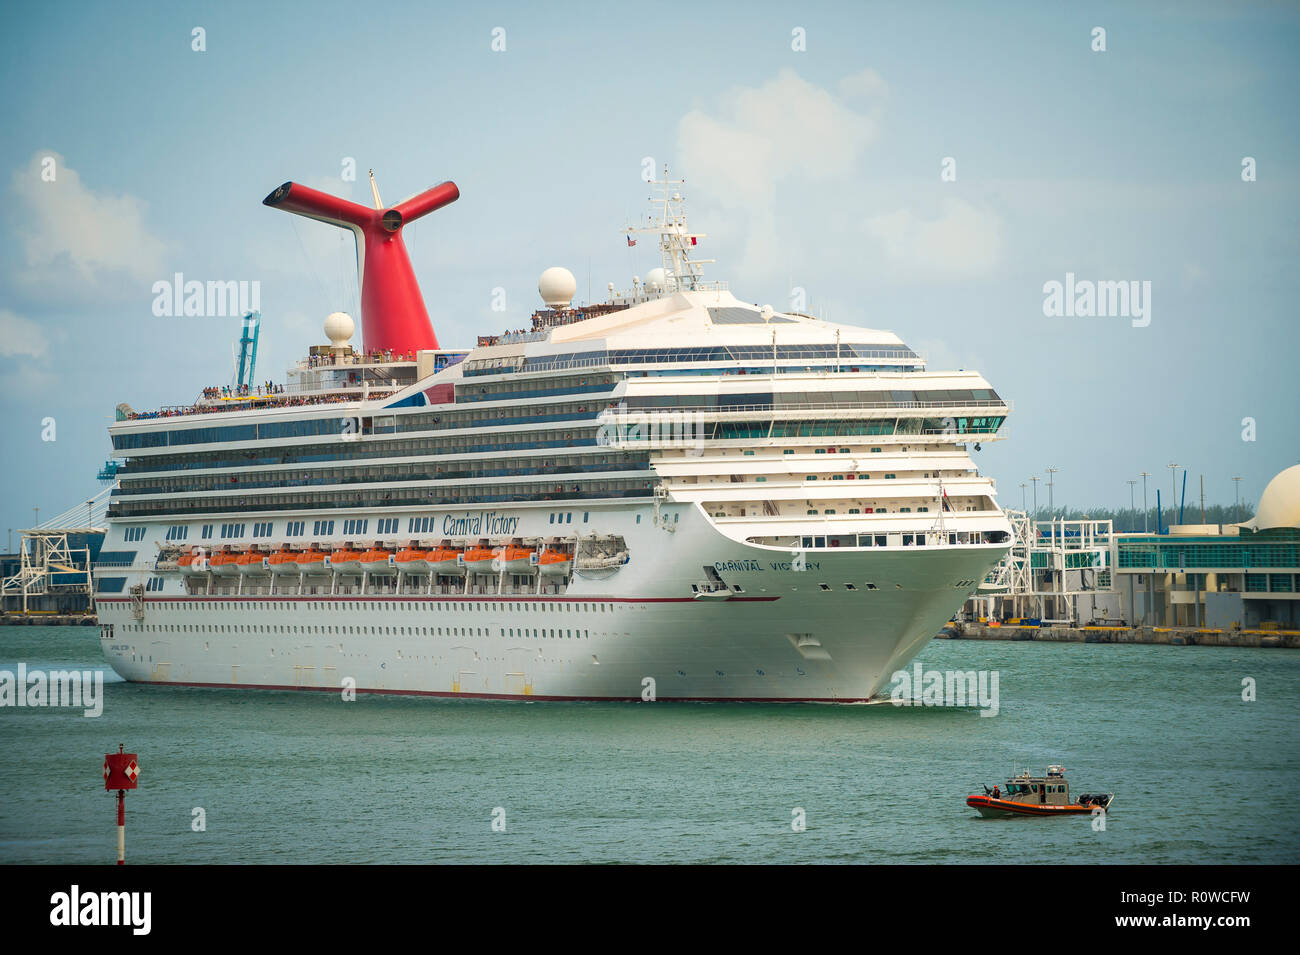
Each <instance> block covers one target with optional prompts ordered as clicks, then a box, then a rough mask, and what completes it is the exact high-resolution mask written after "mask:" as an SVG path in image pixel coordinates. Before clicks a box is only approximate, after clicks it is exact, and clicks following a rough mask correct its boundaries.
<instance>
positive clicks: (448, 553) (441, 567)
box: [424, 547, 465, 576]
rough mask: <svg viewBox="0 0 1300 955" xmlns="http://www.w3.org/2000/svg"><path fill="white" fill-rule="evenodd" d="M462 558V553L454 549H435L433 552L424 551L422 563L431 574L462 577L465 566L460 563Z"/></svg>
mask: <svg viewBox="0 0 1300 955" xmlns="http://www.w3.org/2000/svg"><path fill="white" fill-rule="evenodd" d="M463 556H464V553H463V552H462V551H459V550H456V548H454V547H435V548H433V550H429V551H425V554H424V562H425V564H426V565H428V568H429V571H430V572H431V573H434V574H455V575H457V576H463V575H464V573H465V565H464V563H463V562H462V561H461V558H462V557H463Z"/></svg>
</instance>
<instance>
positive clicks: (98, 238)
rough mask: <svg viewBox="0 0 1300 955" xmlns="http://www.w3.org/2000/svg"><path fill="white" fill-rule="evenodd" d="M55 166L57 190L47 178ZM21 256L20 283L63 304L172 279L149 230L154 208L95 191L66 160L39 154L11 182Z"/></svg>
mask: <svg viewBox="0 0 1300 955" xmlns="http://www.w3.org/2000/svg"><path fill="white" fill-rule="evenodd" d="M49 158H52V159H53V160H54V171H55V178H54V180H53V181H52V182H48V181H46V179H45V178H44V177H43V176H42V173H43V171H44V170H45V168H46V165H47V164H46V160H47V159H49ZM10 187H11V191H12V193H13V196H14V198H15V200H16V209H17V211H18V215H17V216H16V217H15V220H14V221H15V223H16V226H15V231H16V232H17V240H18V244H19V248H20V249H21V268H19V269H17V270H15V271H16V273H17V274H16V275H15V279H16V281H18V282H20V283H21V284H23V285H25V286H28V287H30V288H32V289H33V290H35V291H37V292H39V293H42V294H45V295H49V296H55V297H58V298H68V297H84V296H86V295H89V294H93V293H94V292H96V291H98V290H100V289H101V288H103V287H106V286H108V285H109V284H110V283H112V282H117V281H120V280H121V278H122V277H123V276H125V277H126V278H128V279H131V280H135V281H139V282H151V281H154V280H156V279H157V278H158V277H159V276H160V275H162V274H163V272H164V254H165V252H166V244H165V243H164V242H163V241H162V240H161V239H159V238H157V237H156V236H154V235H153V234H152V233H151V232H150V231H149V228H148V226H147V225H146V224H145V210H146V203H145V202H144V200H142V199H139V198H137V197H135V196H131V195H120V196H113V195H107V194H104V193H97V192H95V191H93V190H92V189H90V188H88V187H87V186H86V185H85V184H84V183H83V182H82V180H81V176H80V175H79V174H78V173H77V171H76V170H75V169H73V168H72V167H70V166H69V165H68V164H67V163H66V162H65V161H64V158H63V157H62V156H61V155H59V154H58V153H55V152H53V151H51V150H40V151H38V152H36V153H35V154H34V155H33V156H32V158H31V161H30V162H28V163H27V165H26V166H24V167H22V168H21V169H18V170H16V171H15V172H14V174H13V177H12V179H11V182H10Z"/></svg>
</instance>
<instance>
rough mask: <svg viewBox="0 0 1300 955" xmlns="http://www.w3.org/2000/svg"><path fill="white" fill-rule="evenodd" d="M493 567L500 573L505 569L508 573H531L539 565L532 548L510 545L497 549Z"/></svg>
mask: <svg viewBox="0 0 1300 955" xmlns="http://www.w3.org/2000/svg"><path fill="white" fill-rule="evenodd" d="M492 569H493V570H495V571H497V572H498V573H500V572H501V571H503V570H504V571H505V572H506V573H507V574H531V573H534V572H535V571H536V569H537V567H536V564H535V563H534V558H533V552H532V551H531V550H529V549H528V548H527V547H516V546H513V545H509V546H506V547H498V548H497V549H496V559H495V560H494V561H493V562H492Z"/></svg>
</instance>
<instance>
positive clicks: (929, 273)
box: [0, 0, 1300, 528]
mask: <svg viewBox="0 0 1300 955" xmlns="http://www.w3.org/2000/svg"><path fill="white" fill-rule="evenodd" d="M7 27H8V28H7V29H6V30H5V31H4V34H3V36H0V78H2V80H3V89H4V90H5V91H6V96H5V100H4V106H3V112H2V113H0V124H2V126H0V128H2V129H3V136H2V137H0V190H3V191H4V193H5V197H4V201H3V202H0V233H3V248H4V250H5V254H4V256H3V258H0V410H2V411H3V421H4V439H5V440H4V444H5V450H6V457H7V459H8V462H9V466H7V467H6V468H4V469H3V471H2V472H0V512H2V513H0V518H2V519H3V520H4V526H5V527H7V528H8V527H12V528H22V527H29V526H31V524H32V522H33V520H34V517H35V512H34V511H33V508H40V514H41V519H42V520H44V519H46V518H48V517H50V516H53V515H54V514H56V513H58V512H60V511H63V510H65V509H67V508H70V507H73V506H75V505H76V504H78V502H81V501H85V500H86V499H87V498H88V497H90V496H91V495H92V494H94V493H95V492H96V491H97V490H99V488H100V485H99V484H98V483H97V482H96V480H95V473H96V471H97V470H98V469H99V467H100V466H101V465H102V464H103V462H104V461H105V460H106V459H107V458H109V457H110V453H111V449H110V446H109V441H108V435H107V430H106V429H107V426H108V424H109V423H110V422H111V420H112V419H113V414H114V409H115V407H116V406H117V404H118V403H119V402H126V403H128V404H129V405H131V406H132V407H133V408H136V409H145V408H153V407H157V406H161V405H176V404H188V403H189V402H191V401H192V400H193V399H194V398H195V397H196V396H197V395H198V393H199V392H200V390H201V389H202V388H203V387H204V386H205V385H211V384H228V383H229V382H230V380H231V378H232V374H233V364H232V359H233V347H234V343H235V341H236V339H237V338H238V335H239V321H238V319H237V318H233V317H204V318H200V317H190V318H184V317H159V316H156V315H155V314H154V310H153V303H154V299H155V293H154V285H155V283H157V282H159V281H171V280H172V277H173V275H174V274H175V273H178V272H179V273H181V274H182V275H183V276H184V277H185V279H186V280H199V281H247V282H254V281H256V282H258V283H260V305H261V311H262V315H263V325H262V332H261V341H260V346H259V354H258V364H257V379H258V380H265V379H267V378H270V379H273V380H276V381H283V380H284V377H285V369H286V368H287V367H288V366H289V365H290V363H291V362H293V361H294V360H296V359H297V358H298V357H300V356H301V355H303V354H305V353H306V349H307V347H308V346H309V345H311V344H316V343H321V342H323V341H324V336H323V334H322V332H321V326H322V324H323V321H324V318H325V316H326V315H327V314H328V313H329V312H331V311H334V310H337V309H343V310H346V311H350V312H352V313H353V314H354V315H356V314H357V307H356V296H357V292H356V285H357V281H356V275H355V257H354V252H353V249H352V244H351V243H352V240H351V237H350V235H349V234H348V233H346V232H344V231H342V230H337V229H333V228H330V227H328V226H325V225H321V224H318V223H314V222H310V221H307V220H303V219H300V218H298V217H295V216H290V215H286V214H284V213H283V212H277V211H275V210H272V209H269V208H266V207H264V206H262V204H261V200H262V198H263V197H264V196H266V194H267V193H269V192H270V191H271V190H272V189H274V188H275V187H276V186H277V185H279V184H280V183H282V182H285V181H289V180H293V181H297V182H302V183H305V184H308V185H311V186H314V187H316V188H320V189H325V190H327V191H330V192H335V193H338V194H340V195H345V196H349V197H350V198H352V199H354V200H358V201H362V202H366V203H369V187H368V183H367V180H366V170H368V169H371V168H373V169H374V170H375V175H376V177H377V180H378V183H379V187H380V190H381V194H382V196H383V198H384V201H385V202H386V203H389V204H394V203H396V202H397V201H399V200H400V199H402V198H405V197H406V196H409V195H412V194H414V193H417V192H419V191H422V190H423V189H425V188H427V187H429V186H432V185H434V184H436V183H438V182H441V181H443V180H447V179H451V180H454V181H455V182H456V183H457V184H458V186H459V187H460V191H461V198H460V200H459V201H457V202H456V203H454V204H452V205H450V206H448V207H446V208H444V209H441V210H439V211H437V212H435V213H433V214H432V215H430V216H428V217H426V218H424V219H423V220H420V221H419V222H418V223H414V224H412V225H411V226H409V227H408V228H407V229H406V230H405V236H406V240H407V245H408V248H409V249H410V252H411V258H412V262H413V264H414V267H415V271H416V275H417V277H418V279H419V281H420V283H421V287H422V289H423V292H424V296H425V300H426V302H427V304H428V307H429V313H430V316H431V318H432V320H433V323H434V327H435V329H436V331H437V334H438V336H439V338H440V340H441V342H442V344H443V345H444V346H447V347H458V346H459V347H469V346H471V345H472V344H473V342H474V336H475V335H478V334H483V333H490V332H499V331H502V330H505V329H509V328H518V327H522V326H525V325H526V324H527V322H528V316H529V314H531V312H532V311H533V309H534V308H535V307H537V306H538V305H539V304H540V302H539V299H538V296H537V286H536V282H537V277H538V276H539V275H540V274H541V272H542V271H543V270H544V269H545V268H547V267H549V266H552V265H562V266H565V267H567V268H569V269H570V270H571V271H572V272H573V273H574V275H575V276H576V277H577V279H578V286H579V293H578V296H579V298H580V299H586V298H587V297H588V294H589V293H588V289H591V293H590V294H591V297H593V298H595V299H597V300H599V299H601V298H602V297H603V295H604V291H603V290H604V289H605V288H606V287H607V285H608V283H610V282H612V283H614V284H615V286H616V287H618V288H625V287H627V286H628V285H629V284H630V279H631V276H632V275H633V274H638V275H645V274H646V272H647V271H649V269H651V268H653V267H654V266H655V265H657V264H658V262H657V255H656V254H655V252H654V250H653V248H652V247H649V246H650V245H651V244H650V243H648V242H642V243H641V244H640V245H638V246H637V248H635V249H629V248H628V247H627V244H626V242H625V241H624V238H623V235H622V233H623V230H624V229H625V227H626V226H627V224H628V223H629V222H631V221H634V220H636V219H638V218H639V217H641V216H643V215H644V214H645V213H646V212H647V211H648V209H649V206H648V205H647V203H646V200H647V198H648V196H649V194H650V189H649V187H648V186H647V185H646V183H645V182H644V181H643V179H642V174H643V170H644V169H645V168H647V164H648V166H649V167H650V168H655V169H661V168H662V167H663V165H664V164H665V163H667V164H668V166H669V169H670V172H671V174H672V176H673V177H674V178H683V179H685V180H686V185H685V186H683V187H682V192H683V195H685V196H686V198H687V200H688V211H689V214H690V217H691V224H692V226H693V228H695V229H697V230H699V231H702V232H704V233H707V238H706V239H704V240H702V247H703V254H705V255H707V257H709V258H713V259H716V263H715V264H712V265H709V266H707V268H706V277H709V278H714V279H720V280H723V281H727V282H729V283H730V284H731V288H732V290H733V292H735V293H736V295H737V297H739V298H741V299H744V300H748V301H752V302H755V303H763V304H768V303H770V304H772V305H773V306H774V307H775V308H777V309H778V310H780V309H782V308H787V309H788V308H790V307H792V298H791V296H792V290H796V291H795V293H794V294H798V292H797V290H802V294H803V295H804V296H806V299H807V302H808V307H809V309H810V310H811V311H813V312H814V313H815V314H817V315H819V316H820V317H824V318H828V319H830V320H832V321H835V322H842V323H846V324H853V325H861V326H865V327H869V328H884V329H889V330H891V331H893V332H895V333H896V334H898V335H899V336H900V337H901V338H902V339H903V340H904V341H905V342H907V343H908V344H909V345H911V346H913V347H914V348H916V349H917V350H918V351H920V352H921V353H922V354H923V355H924V356H925V357H926V358H927V360H928V362H929V366H930V368H931V369H932V370H944V369H950V368H962V369H968V370H969V369H975V370H978V371H980V372H982V373H983V374H984V375H985V376H986V377H987V379H988V380H989V381H990V382H991V383H992V384H993V386H994V387H995V388H996V389H997V390H998V392H999V393H1000V394H1001V395H1003V396H1004V397H1005V398H1007V399H1009V400H1010V401H1011V402H1012V405H1013V411H1012V414H1011V416H1010V418H1009V419H1008V422H1007V424H1006V425H1005V428H1004V432H1003V434H1004V436H1005V440H1002V441H996V442H985V443H984V444H983V445H982V450H981V451H980V452H978V453H977V454H976V462H977V463H978V464H979V466H980V468H981V470H982V471H984V472H985V473H988V474H990V475H992V476H993V477H994V478H996V479H997V481H998V486H999V492H1000V498H1001V501H1002V503H1003V504H1004V505H1006V506H1014V507H1018V506H1019V505H1020V501H1021V488H1020V485H1021V484H1022V483H1030V477H1031V476H1037V477H1039V478H1041V479H1043V480H1046V479H1047V477H1048V473H1047V471H1046V469H1047V468H1049V467H1053V468H1057V469H1058V470H1057V471H1056V472H1054V478H1053V480H1054V484H1055V489H1054V496H1055V500H1056V502H1057V503H1058V504H1064V505H1068V506H1072V507H1082V508H1086V507H1089V506H1099V505H1101V506H1111V507H1120V506H1127V505H1128V503H1129V493H1130V485H1129V484H1128V483H1126V482H1128V481H1129V480H1133V479H1137V478H1138V477H1139V475H1140V473H1141V472H1142V471H1147V472H1149V473H1150V474H1151V475H1152V477H1151V478H1150V479H1149V480H1150V489H1151V496H1150V503H1151V505H1152V506H1154V504H1155V495H1154V492H1155V489H1156V488H1162V489H1164V490H1165V492H1166V493H1168V488H1169V486H1170V471H1169V469H1168V467H1167V465H1168V464H1170V463H1177V464H1180V465H1182V466H1184V467H1185V468H1187V469H1188V474H1189V477H1188V495H1189V502H1190V500H1191V499H1192V498H1193V496H1196V495H1198V494H1199V483H1198V481H1199V478H1200V477H1202V476H1203V477H1204V481H1205V489H1206V500H1207V502H1208V503H1232V502H1233V499H1234V487H1233V481H1232V478H1233V477H1234V476H1239V477H1241V478H1242V480H1241V482H1240V494H1241V498H1242V500H1244V501H1248V502H1255V501H1257V500H1258V497H1259V494H1260V492H1261V491H1262V490H1263V488H1264V486H1265V484H1266V483H1267V482H1268V480H1269V479H1270V478H1271V477H1272V476H1273V475H1274V474H1276V473H1277V472H1278V471H1280V470H1282V469H1283V468H1285V467H1288V466H1290V465H1294V464H1296V463H1297V462H1300V414H1297V410H1298V409H1297V404H1298V403H1300V402H1298V401H1297V367H1298V361H1297V359H1300V331H1298V330H1297V320H1296V319H1297V316H1296V302H1297V300H1298V297H1297V291H1298V289H1300V270H1297V268H1296V262H1297V261H1298V260H1300V256H1298V255H1297V251H1298V250H1297V233H1296V225H1297V220H1298V218H1300V217H1298V216H1297V213H1298V212H1300V160H1298V159H1297V157H1298V156H1300V150H1298V149H1297V146H1298V145H1300V143H1298V142H1297V140H1298V138H1300V127H1298V126H1297V124H1296V123H1295V107H1296V103H1297V102H1300V95H1298V94H1300V82H1298V80H1300V56H1297V53H1300V8H1297V7H1296V6H1294V5H1285V4H1244V3H1238V4H1219V3H1196V2H1191V3H1183V2H1180V3H1172V2H1171V3H1157V2H1151V3H1144V4H1087V3H1068V4H1067V3H1061V2H1037V3H998V4H983V3H951V4H949V3H871V4H867V3H848V2H843V3H815V2H811V3H810V2H804V3H798V4H791V3H771V2H767V3H765V2H754V3H746V4H744V5H739V4H720V3H704V4H701V3H675V2H671V0H665V2H661V3H657V4H653V5H647V4H643V3H641V4H630V3H629V4H620V3H617V2H598V3H590V4H584V3H567V2H561V3H553V4H545V5H541V4H525V3H518V4H514V3H497V4H482V5H480V4H464V5H462V4H455V5H452V4H427V3H425V4H415V3H410V4H407V3H401V2H389V3H384V4H374V5H368V6H361V7H359V6H357V5H355V4H345V3H335V2H328V0H322V2H313V3H277V4H274V5H267V4H253V3H240V2H228V3H220V4H217V3H185V2H176V3H169V4H132V3H125V4H111V5H110V4H102V3H69V2H59V0H55V2H51V3H48V4H43V5H36V4H28V5H25V6H23V7H22V8H21V9H15V10H14V11H11V13H10V14H9V15H8V18H7ZM196 30H198V31H201V32H200V33H196V32H195V31H196ZM1099 30H1101V31H1104V33H1099V32H1098V31H1099ZM200 46H201V47H202V49H196V47H200ZM1103 46H1104V49H1102V48H1101V47H1103ZM350 167H351V168H355V170H356V179H355V181H349V180H348V179H346V178H345V174H346V171H347V170H348V169H349V168H350ZM51 171H52V173H53V174H52V175H51ZM1067 275H1073V276H1074V281H1075V283H1076V284H1077V283H1079V282H1085V281H1086V282H1125V283H1133V282H1135V283H1137V285H1136V286H1135V288H1136V289H1138V290H1143V289H1149V292H1148V293H1146V294H1144V295H1143V296H1142V298H1141V299H1140V301H1142V303H1143V309H1142V310H1136V309H1135V305H1136V302H1137V301H1139V300H1138V299H1134V301H1133V302H1131V303H1130V312H1129V313H1126V314H1119V315H1115V314H1110V315H1104V316H1087V315H1080V314H1067V315H1061V314H1049V313H1051V312H1052V311H1053V310H1052V309H1051V308H1050V307H1049V305H1048V303H1047V300H1048V299H1049V293H1050V288H1051V286H1050V284H1049V283H1052V282H1058V283H1061V284H1062V286H1064V285H1065V284H1066V283H1067ZM1145 283H1150V284H1149V285H1146V284H1145ZM499 289H503V290H504V293H505V294H504V302H505V304H506V311H504V312H501V311H494V308H493V306H494V304H498V305H499V303H500V302H501V301H502V300H503V299H502V297H501V294H500V293H499V292H498V291H497V290H499ZM1080 310H1081V311H1086V310H1087V309H1086V307H1085V308H1083V309H1080ZM1070 311H1072V312H1073V311H1076V310H1075V309H1071V310H1070ZM358 324H359V323H358ZM1031 486H1032V485H1031ZM1039 486H1040V487H1043V486H1044V485H1042V484H1040V485H1039ZM1137 488H1138V490H1137V494H1138V498H1137V499H1138V503H1139V504H1140V503H1141V485H1140V484H1139V485H1138V486H1137ZM1040 498H1041V499H1040V503H1045V501H1046V496H1045V491H1040ZM1165 503H1166V504H1167V498H1166V501H1165Z"/></svg>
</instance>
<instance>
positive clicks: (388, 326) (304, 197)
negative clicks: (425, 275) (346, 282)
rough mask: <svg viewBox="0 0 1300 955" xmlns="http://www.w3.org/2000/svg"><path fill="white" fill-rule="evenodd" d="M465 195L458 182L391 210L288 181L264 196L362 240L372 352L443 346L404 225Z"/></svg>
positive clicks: (364, 305) (365, 338)
mask: <svg viewBox="0 0 1300 955" xmlns="http://www.w3.org/2000/svg"><path fill="white" fill-rule="evenodd" d="M459 198H460V190H459V189H457V188H456V184H455V183H454V182H444V183H443V184H442V185H439V186H434V187H433V188H432V189H429V190H426V191H425V192H422V193H420V194H419V195H418V196H412V197H411V198H410V199H407V200H406V201H405V202H399V203H398V204H397V205H395V206H393V207H391V208H389V209H369V208H367V207H365V206H362V205H358V204H357V203H355V202H349V201H348V200H347V199H340V198H339V197H338V196H331V195H330V194H329V193H327V192H320V191H319V190H316V189H311V188H309V187H307V186H303V185H300V184H298V183H296V182H286V183H285V184H284V185H283V186H281V187H280V188H279V189H276V190H275V192H273V193H271V194H270V195H269V196H267V197H266V198H265V199H263V200H262V203H263V205H268V206H272V207H273V208H276V209H283V210H285V211H286V212H292V213H295V214H296V215H300V216H306V217H307V218H309V219H316V220H318V221H320V222H328V223H329V224H330V225H336V226H338V227H340V228H342V229H351V230H352V232H353V234H354V235H355V236H356V239H357V266H358V278H359V279H360V282H361V339H362V343H363V348H364V350H366V351H376V350H378V351H385V350H389V349H391V350H392V351H393V352H394V353H400V354H405V353H406V352H408V351H410V352H415V351H419V350H420V349H422V348H437V347H438V336H437V335H435V334H434V333H433V325H432V324H431V323H430V321H429V312H428V310H427V309H425V307H424V298H423V296H421V295H420V286H419V283H417V282H416V281H415V272H414V271H412V269H411V259H410V256H408V255H407V254H406V243H404V242H403V241H402V226H404V225H406V223H408V222H414V221H415V220H416V219H418V218H420V216H423V215H427V214H428V213H430V212H433V211H434V210H435V209H441V208H442V207H443V206H445V205H447V204H448V203H451V202H455V201H456V200H457V199H459Z"/></svg>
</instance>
